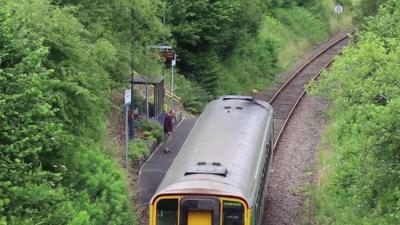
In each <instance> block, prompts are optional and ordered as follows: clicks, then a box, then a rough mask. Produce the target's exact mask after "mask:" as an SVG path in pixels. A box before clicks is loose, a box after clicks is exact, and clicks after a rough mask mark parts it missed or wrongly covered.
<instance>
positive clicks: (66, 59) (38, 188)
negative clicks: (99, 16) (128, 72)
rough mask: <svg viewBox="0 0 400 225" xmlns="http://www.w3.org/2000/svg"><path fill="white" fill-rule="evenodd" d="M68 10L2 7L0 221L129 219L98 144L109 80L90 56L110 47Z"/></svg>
mask: <svg viewBox="0 0 400 225" xmlns="http://www.w3.org/2000/svg"><path fill="white" fill-rule="evenodd" d="M3 2H4V1H3ZM73 12H74V10H73V9H72V8H68V7H66V8H60V7H58V6H55V5H52V4H51V3H50V1H49V0H37V1H23V0H15V1H14V0H13V1H6V2H5V3H2V5H1V7H0V43H1V46H0V62H1V63H0V90H1V91H0V140H1V144H0V215H1V216H0V221H1V223H3V224H4V223H6V224H10V225H13V224H15V225H24V224H134V223H135V220H136V216H135V214H134V213H133V211H132V208H131V206H130V204H129V194H128V183H127V178H126V175H125V174H124V173H123V172H122V171H121V170H120V169H119V166H118V165H116V163H115V162H114V160H113V159H111V158H110V157H109V156H108V155H107V154H106V152H105V151H104V146H102V145H101V144H99V143H102V138H103V137H104V135H105V122H104V121H105V112H106V109H107V106H108V102H107V98H106V94H105V93H106V91H107V89H108V86H109V84H110V82H109V79H108V74H107V72H106V69H105V68H103V67H102V66H103V65H102V64H99V63H100V62H101V59H100V58H98V57H101V56H104V55H108V54H109V53H110V54H111V55H112V54H113V48H112V47H110V45H108V44H107V43H106V42H104V41H102V44H99V45H97V44H93V43H91V42H90V41H89V38H88V31H87V30H86V29H85V28H84V26H83V25H82V24H81V23H80V22H79V21H78V20H77V19H76V17H75V16H74V15H73ZM92 41H93V40H92ZM95 42H97V41H95ZM94 53H96V54H94ZM102 53H104V54H102ZM111 55H110V57H111ZM108 60H109V59H107V61H108Z"/></svg>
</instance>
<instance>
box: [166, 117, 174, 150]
mask: <svg viewBox="0 0 400 225" xmlns="http://www.w3.org/2000/svg"><path fill="white" fill-rule="evenodd" d="M174 117H175V116H174V112H173V111H172V110H170V111H169V112H168V113H166V114H165V116H164V143H163V145H164V153H168V152H171V150H169V148H168V146H167V143H168V142H169V141H170V139H171V133H172V128H173V124H172V120H173V119H174Z"/></svg>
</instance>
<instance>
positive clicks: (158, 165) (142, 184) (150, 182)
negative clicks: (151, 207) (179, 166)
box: [137, 117, 197, 206]
mask: <svg viewBox="0 0 400 225" xmlns="http://www.w3.org/2000/svg"><path fill="white" fill-rule="evenodd" d="M196 121H197V118H195V117H193V118H185V119H183V120H182V122H180V123H179V124H178V126H177V127H176V128H175V129H174V130H173V131H172V136H171V140H170V141H169V142H168V143H167V146H168V148H169V149H170V150H171V152H170V153H164V151H163V150H164V149H163V147H161V148H159V149H157V150H156V151H155V152H153V154H152V155H151V156H150V157H149V159H148V160H147V161H146V162H145V163H144V164H143V166H142V167H141V169H140V171H139V184H138V192H137V200H138V202H139V204H140V205H142V206H145V205H148V204H149V201H150V199H151V197H152V196H153V194H154V193H155V191H156V190H157V188H158V186H159V185H160V183H161V181H162V179H163V178H164V176H165V174H166V173H167V171H168V169H169V167H170V166H171V164H172V162H173V161H174V159H175V157H176V156H177V155H178V152H179V150H180V149H181V147H182V145H183V143H184V142H185V140H186V138H187V137H188V136H189V133H190V131H191V130H192V128H193V126H194V124H195V123H196Z"/></svg>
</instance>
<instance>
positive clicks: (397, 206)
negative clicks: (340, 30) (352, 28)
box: [312, 0, 400, 225]
mask: <svg viewBox="0 0 400 225" xmlns="http://www.w3.org/2000/svg"><path fill="white" fill-rule="evenodd" d="M399 20H400V3H399V2H398V1H395V0H389V1H387V2H386V3H385V4H383V8H381V9H380V10H379V12H378V14H377V15H376V16H374V17H371V18H368V19H367V20H366V22H365V23H364V25H363V27H362V31H361V32H360V33H358V34H357V37H358V42H357V43H356V44H354V45H353V46H351V47H349V48H347V49H346V50H345V51H344V53H343V56H342V57H340V58H338V59H337V61H336V62H335V64H334V65H333V68H332V70H331V71H330V72H328V73H325V74H324V75H323V79H322V81H321V83H320V84H319V87H313V88H312V90H314V91H318V92H320V93H327V94H328V96H329V97H330V99H331V100H332V101H333V108H332V111H331V118H332V125H331V128H330V131H331V132H330V138H329V139H330V140H331V141H330V142H329V145H328V146H331V147H330V149H329V151H330V153H328V154H327V153H326V152H324V153H323V154H322V155H323V156H324V157H323V161H322V162H323V166H324V168H325V172H324V174H323V176H321V178H322V179H321V180H320V181H321V182H320V186H319V187H318V188H317V192H316V203H317V211H316V219H317V222H318V223H319V224H382V225H384V224H398V222H399V220H400V201H399V199H400V197H399V196H400V195H399V193H400V192H399V187H400V176H399V174H400V151H399V149H400V125H399V124H400V120H399V118H400V117H399V115H400V97H399V96H400V85H399V81H400V66H399V61H400V44H399V43H400V29H399V25H398V21H399ZM324 151H327V150H324Z"/></svg>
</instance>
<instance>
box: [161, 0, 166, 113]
mask: <svg viewBox="0 0 400 225" xmlns="http://www.w3.org/2000/svg"><path fill="white" fill-rule="evenodd" d="M163 7H164V15H163V45H164V46H165V45H166V43H165V42H166V41H165V40H166V39H165V37H166V29H165V26H166V17H167V5H166V1H165V0H164V1H163ZM162 77H163V80H162V90H161V91H162V93H161V96H160V98H161V99H160V101H161V104H160V105H161V109H160V113H161V114H162V113H163V112H164V96H165V59H163V65H162Z"/></svg>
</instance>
